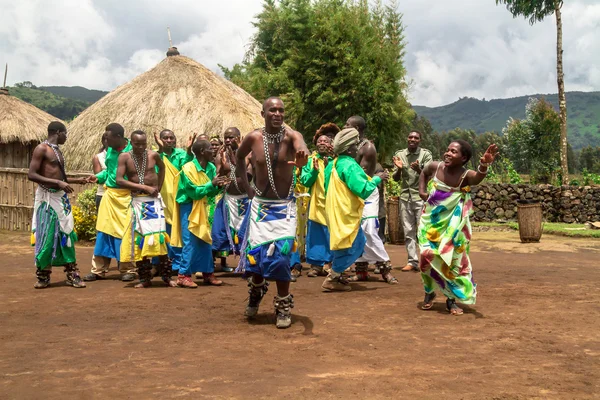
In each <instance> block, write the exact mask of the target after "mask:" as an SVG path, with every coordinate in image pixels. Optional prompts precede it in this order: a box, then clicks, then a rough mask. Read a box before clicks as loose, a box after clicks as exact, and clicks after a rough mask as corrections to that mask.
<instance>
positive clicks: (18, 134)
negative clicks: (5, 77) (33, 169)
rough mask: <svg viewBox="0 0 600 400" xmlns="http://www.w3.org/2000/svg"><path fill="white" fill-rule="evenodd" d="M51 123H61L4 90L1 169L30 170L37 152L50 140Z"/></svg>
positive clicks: (1, 92) (0, 105) (1, 99)
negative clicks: (49, 127)
mask: <svg viewBox="0 0 600 400" xmlns="http://www.w3.org/2000/svg"><path fill="white" fill-rule="evenodd" d="M51 121H60V120H59V119H58V118H56V117H53V116H52V115H50V114H48V113H46V112H44V111H42V110H40V109H39V108H37V107H35V106H32V105H31V104H29V103H26V102H24V101H22V100H20V99H17V98H16V97H13V96H10V95H9V93H8V89H7V88H0V167H4V168H29V163H30V161H31V154H32V153H33V149H35V146H37V145H38V144H39V143H40V142H41V141H43V140H44V139H46V137H47V136H48V124H49V123H50V122H51Z"/></svg>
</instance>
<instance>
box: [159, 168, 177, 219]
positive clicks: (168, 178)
mask: <svg viewBox="0 0 600 400" xmlns="http://www.w3.org/2000/svg"><path fill="white" fill-rule="evenodd" d="M163 162H164V163H165V180H164V182H163V185H162V188H161V189H160V195H161V196H162V198H163V201H164V203H165V208H164V211H165V221H166V222H167V224H169V225H172V224H173V212H174V210H175V203H176V202H175V199H176V198H177V188H178V187H179V171H178V170H177V167H175V166H174V165H173V164H172V163H171V161H169V159H168V158H167V157H165V158H163Z"/></svg>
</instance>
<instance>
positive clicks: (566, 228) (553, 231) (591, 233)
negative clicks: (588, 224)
mask: <svg viewBox="0 0 600 400" xmlns="http://www.w3.org/2000/svg"><path fill="white" fill-rule="evenodd" d="M473 226H489V227H504V228H510V229H513V230H519V224H517V223H516V222H507V223H504V224H502V223H499V222H473ZM581 228H584V229H581ZM577 229H579V230H577ZM542 232H543V233H545V234H550V235H560V236H568V237H582V238H598V239H600V229H585V225H584V224H565V223H560V222H546V223H544V225H543V231H542Z"/></svg>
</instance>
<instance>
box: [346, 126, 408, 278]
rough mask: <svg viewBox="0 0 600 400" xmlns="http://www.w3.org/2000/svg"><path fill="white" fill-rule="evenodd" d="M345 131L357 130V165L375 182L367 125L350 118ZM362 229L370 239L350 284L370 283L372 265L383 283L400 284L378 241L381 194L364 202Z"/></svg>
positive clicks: (373, 153) (374, 160)
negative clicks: (377, 269)
mask: <svg viewBox="0 0 600 400" xmlns="http://www.w3.org/2000/svg"><path fill="white" fill-rule="evenodd" d="M346 128H354V129H356V130H357V131H358V134H359V140H360V141H359V142H358V153H357V154H356V162H358V163H359V164H360V166H361V167H362V169H363V170H364V171H365V172H366V174H367V175H368V176H369V177H371V178H373V176H374V175H375V170H376V168H377V149H375V145H374V144H373V143H372V142H371V141H370V140H368V139H367V137H366V135H365V131H366V130H367V123H366V122H365V120H364V118H363V117H360V116H358V115H355V116H353V117H350V118H348V121H346V125H345V126H344V129H346ZM385 176H386V179H385V180H387V174H385ZM382 182H383V181H382ZM384 183H385V182H383V183H380V184H384ZM361 228H362V230H363V232H364V234H365V236H366V238H367V243H366V244H365V250H364V252H363V254H362V256H360V257H359V258H358V260H356V275H355V276H354V277H352V278H351V280H353V281H367V280H369V263H375V265H376V266H377V268H379V272H380V273H381V277H382V278H383V280H384V281H386V282H387V283H390V284H394V283H398V280H397V279H396V278H394V277H393V276H392V273H391V271H392V266H391V265H390V257H389V256H388V253H387V251H386V250H385V247H384V246H383V241H382V240H381V237H379V192H378V191H377V190H375V191H373V192H372V193H371V194H370V195H369V197H368V198H367V199H366V200H365V207H364V208H363V213H362V222H361Z"/></svg>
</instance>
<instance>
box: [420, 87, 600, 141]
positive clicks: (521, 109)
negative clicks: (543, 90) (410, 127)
mask: <svg viewBox="0 0 600 400" xmlns="http://www.w3.org/2000/svg"><path fill="white" fill-rule="evenodd" d="M566 96H567V126H568V138H569V143H570V144H571V146H573V148H575V149H581V148H582V147H586V146H590V145H591V146H600V92H567V94H566ZM530 97H536V98H540V97H544V98H545V99H546V101H548V102H550V103H551V104H552V105H553V106H554V107H555V109H556V110H558V95H557V94H534V95H529V96H521V97H514V98H510V99H494V100H479V99H475V98H470V97H463V98H461V99H459V100H458V101H455V102H454V103H452V104H448V105H445V106H440V107H425V106H413V109H414V110H415V111H416V113H417V114H419V115H420V116H423V117H425V118H427V119H428V120H429V122H430V123H431V126H432V127H433V129H434V131H437V132H442V131H449V130H452V129H455V128H463V129H472V130H474V131H475V132H477V133H483V132H488V131H493V132H498V133H501V132H502V128H504V126H506V121H507V120H508V119H509V117H513V118H515V119H522V118H525V105H526V104H527V101H528V100H529V98H530Z"/></svg>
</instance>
